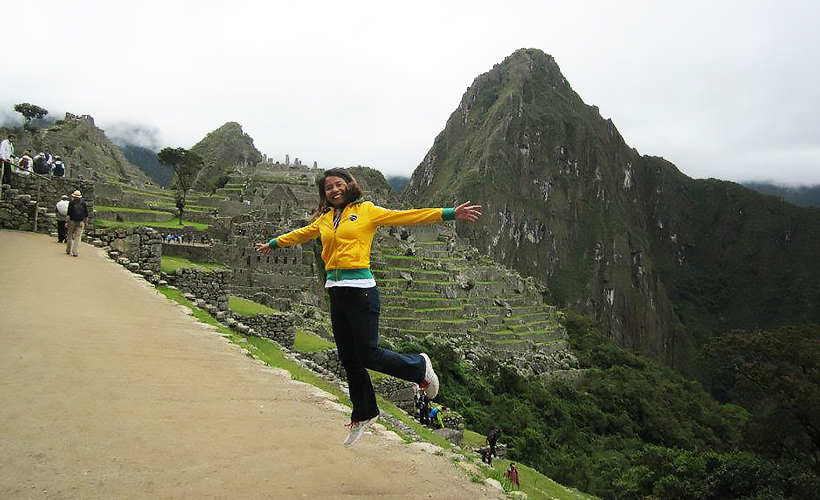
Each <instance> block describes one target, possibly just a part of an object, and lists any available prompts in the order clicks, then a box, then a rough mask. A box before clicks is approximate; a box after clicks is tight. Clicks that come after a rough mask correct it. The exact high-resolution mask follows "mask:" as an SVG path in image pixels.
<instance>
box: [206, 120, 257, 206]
mask: <svg viewBox="0 0 820 500" xmlns="http://www.w3.org/2000/svg"><path fill="white" fill-rule="evenodd" d="M191 151H194V152H196V153H197V154H198V155H199V156H201V157H202V160H203V161H204V162H205V165H204V167H203V168H202V170H200V172H199V175H197V178H196V182H195V184H194V189H198V190H200V191H206V192H211V191H214V190H215V189H216V188H219V187H222V184H224V182H226V181H227V179H228V173H229V172H230V171H231V170H233V168H234V167H235V166H237V165H256V164H257V163H259V162H260V161H262V153H260V152H259V150H258V149H256V146H254V145H253V139H252V138H251V136H249V135H248V134H246V133H245V132H243V131H242V126H241V125H239V124H238V123H236V122H228V123H226V124H225V125H222V126H221V127H219V128H218V129H216V130H214V131H213V132H209V133H208V135H206V136H205V137H204V138H203V139H202V140H201V141H199V142H198V143H196V144H195V145H194V146H193V147H192V148H191Z"/></svg>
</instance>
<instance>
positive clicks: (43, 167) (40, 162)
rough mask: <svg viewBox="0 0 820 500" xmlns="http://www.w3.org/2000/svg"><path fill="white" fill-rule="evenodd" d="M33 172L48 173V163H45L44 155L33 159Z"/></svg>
mask: <svg viewBox="0 0 820 500" xmlns="http://www.w3.org/2000/svg"><path fill="white" fill-rule="evenodd" d="M34 173H35V174H40V175H45V174H47V173H48V163H46V158H45V157H44V156H38V157H37V158H35V159H34Z"/></svg>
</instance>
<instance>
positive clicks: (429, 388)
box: [420, 353, 438, 399]
mask: <svg viewBox="0 0 820 500" xmlns="http://www.w3.org/2000/svg"><path fill="white" fill-rule="evenodd" d="M421 357H422V358H424V362H425V363H426V366H425V369H424V382H422V383H421V386H420V387H421V388H422V390H424V393H425V394H427V397H428V398H430V399H433V398H434V397H436V396H437V395H438V375H436V372H435V371H434V370H433V363H431V362H430V356H428V355H427V354H425V353H421Z"/></svg>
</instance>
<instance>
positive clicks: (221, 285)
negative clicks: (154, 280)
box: [159, 245, 231, 311]
mask: <svg viewBox="0 0 820 500" xmlns="http://www.w3.org/2000/svg"><path fill="white" fill-rule="evenodd" d="M159 247H160V249H161V248H162V245H159ZM167 281H168V283H169V284H171V285H174V286H175V287H177V288H179V289H180V290H182V291H183V292H184V293H190V294H192V295H194V296H196V297H197V298H199V299H202V300H204V301H205V302H206V303H208V304H211V305H213V306H215V307H216V308H217V310H219V311H227V310H228V307H229V304H228V300H229V297H230V281H231V271H230V270H219V271H203V270H201V269H177V270H176V271H174V272H173V273H169V274H167Z"/></svg>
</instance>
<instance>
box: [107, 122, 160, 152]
mask: <svg viewBox="0 0 820 500" xmlns="http://www.w3.org/2000/svg"><path fill="white" fill-rule="evenodd" d="M105 135H106V136H108V138H109V139H111V142H113V143H114V144H116V145H118V146H140V147H143V148H148V149H150V150H151V151H159V149H160V147H159V146H160V141H159V139H158V136H159V128H157V127H151V126H145V125H137V124H134V123H127V122H116V123H114V124H111V125H107V126H106V127H105Z"/></svg>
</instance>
